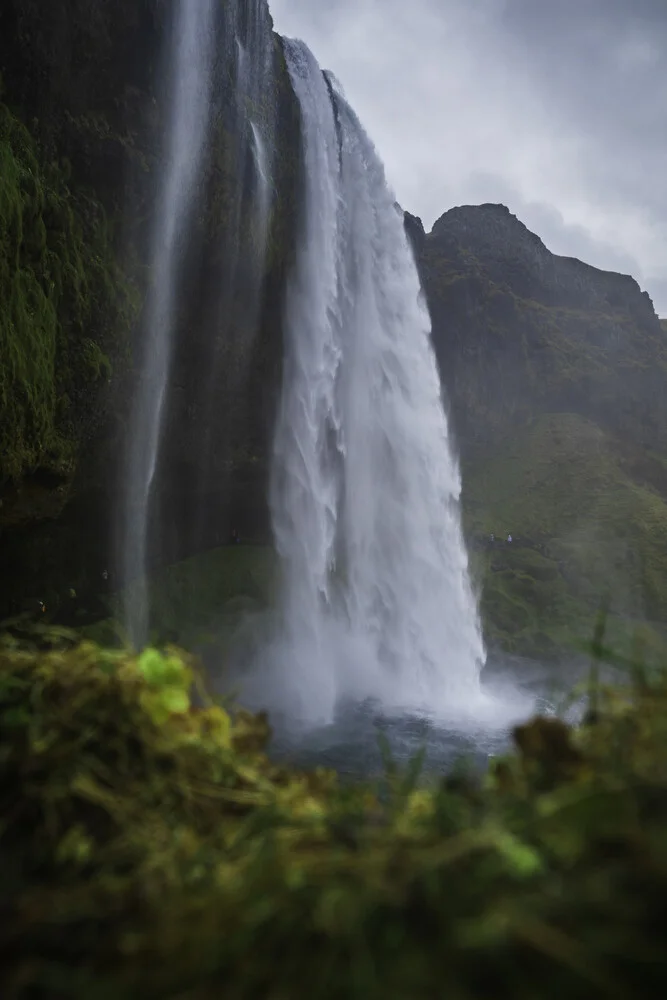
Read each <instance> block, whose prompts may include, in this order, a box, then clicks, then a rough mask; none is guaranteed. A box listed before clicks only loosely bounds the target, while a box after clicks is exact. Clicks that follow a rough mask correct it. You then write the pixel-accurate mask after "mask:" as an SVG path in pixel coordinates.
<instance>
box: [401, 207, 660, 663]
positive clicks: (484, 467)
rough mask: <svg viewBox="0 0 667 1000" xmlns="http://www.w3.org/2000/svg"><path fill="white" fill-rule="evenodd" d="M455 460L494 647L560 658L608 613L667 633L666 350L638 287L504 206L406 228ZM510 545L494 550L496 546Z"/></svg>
mask: <svg viewBox="0 0 667 1000" xmlns="http://www.w3.org/2000/svg"><path fill="white" fill-rule="evenodd" d="M406 225H407V229H408V233H409V235H410V237H411V239H412V241H413V244H414V247H415V253H416V257H417V260H418V264H419V267H420V271H421V274H422V279H423V282H424V287H425V291H426V295H427V298H428V302H429V306H430V309H431V314H432V319H433V341H434V347H435V350H436V354H437V358H438V363H439V367H440V371H441V375H442V379H443V384H444V386H445V389H446V395H447V399H448V403H449V406H450V409H451V414H452V421H453V425H454V431H455V434H456V439H457V441H458V446H459V450H460V455H461V463H462V469H463V481H464V493H463V508H464V520H465V525H466V531H467V534H468V537H469V540H470V542H471V545H472V547H473V549H474V566H475V571H476V573H477V575H478V582H479V586H480V588H481V592H482V609H483V613H484V618H485V625H486V628H487V633H488V635H489V638H490V640H491V641H492V642H498V643H500V644H501V645H502V646H504V647H505V648H511V649H514V650H517V651H520V652H531V651H535V652H541V653H542V652H544V651H547V650H549V651H551V652H556V651H557V650H558V649H561V650H563V649H566V648H567V647H568V645H569V643H570V641H571V640H572V638H573V636H575V635H577V634H586V632H587V630H589V631H590V629H591V627H592V621H593V618H594V615H595V612H596V609H597V607H598V605H599V602H600V600H601V599H602V598H603V597H604V596H605V595H606V594H608V595H609V597H610V599H611V608H612V613H613V614H614V615H616V616H617V618H618V621H619V622H624V623H625V625H624V627H623V629H622V631H625V632H631V631H632V629H633V628H634V625H635V623H636V622H638V621H643V622H650V623H652V624H651V627H650V634H651V635H652V636H653V637H654V638H655V636H656V635H659V634H660V632H661V625H660V623H661V622H663V621H667V337H666V336H665V332H666V331H665V324H664V321H660V320H659V319H658V317H657V316H656V314H655V312H654V310H653V305H652V303H651V300H650V299H649V297H648V295H646V293H643V292H642V291H641V290H640V288H639V286H638V285H637V283H636V282H635V281H634V279H633V278H631V277H628V276H626V275H620V274H612V273H608V272H604V271H600V270H598V269H596V268H593V267H590V266H588V265H587V264H584V263H582V262H581V261H577V260H572V259H569V258H562V257H557V256H555V255H554V254H551V253H550V252H549V250H548V249H547V248H546V247H545V246H544V244H543V243H542V242H541V240H540V239H539V238H538V237H537V236H535V235H534V234H533V233H530V232H529V231H528V229H526V227H525V226H524V225H523V224H522V223H521V222H520V221H519V220H518V219H516V218H515V217H514V216H513V215H511V214H510V212H509V211H508V209H506V208H505V207H504V206H501V205H481V206H477V207H472V206H465V207H462V208H456V209H452V210H451V211H450V212H448V213H446V214H445V215H444V216H443V217H442V218H441V219H439V220H438V222H437V223H436V224H435V226H434V228H433V231H432V232H431V233H430V234H428V235H427V234H426V233H424V230H423V227H422V226H421V223H420V222H419V220H416V219H414V218H411V217H408V218H407V219H406ZM491 533H494V534H495V535H496V538H497V539H506V537H507V535H508V533H511V534H512V536H513V543H512V546H511V547H510V546H509V545H508V544H507V542H506V541H503V542H499V541H496V543H495V544H493V545H492V544H491V542H490V535H491Z"/></svg>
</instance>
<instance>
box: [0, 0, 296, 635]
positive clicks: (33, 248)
mask: <svg viewBox="0 0 667 1000" xmlns="http://www.w3.org/2000/svg"><path fill="white" fill-rule="evenodd" d="M258 9H259V15H260V16H259V25H260V27H259V30H261V31H263V32H265V33H266V34H267V39H266V42H267V46H268V48H269V50H270V51H272V52H273V62H274V73H273V83H272V86H271V92H270V93H267V94H265V95H262V101H263V102H266V105H267V106H271V107H272V108H273V109H275V111H276V113H277V116H278V121H277V130H276V135H277V137H278V138H277V144H276V149H275V151H274V152H275V160H274V164H275V165H274V188H275V192H276V196H275V198H274V204H273V211H272V215H271V220H270V241H269V242H270V247H269V254H268V260H267V263H266V273H265V276H264V278H265V280H264V282H263V288H262V293H261V296H260V298H261V301H259V302H258V303H257V311H258V323H257V329H256V330H253V331H248V330H246V329H244V328H243V324H242V318H241V311H240V310H239V308H238V307H237V304H235V302H234V301H231V300H228V301H225V300H224V299H223V298H222V297H221V294H220V290H221V284H222V276H223V275H224V273H225V266H226V257H225V255H226V253H227V252H228V250H229V245H230V235H229V234H230V232H231V229H232V223H231V215H232V213H233V205H232V201H233V194H232V190H233V188H234V185H235V183H236V178H235V176H234V171H235V170H236V169H237V164H236V162H235V147H236V137H235V135H234V116H233V115H232V114H231V111H230V109H231V106H232V104H233V102H234V99H235V95H234V93H233V86H232V85H231V83H230V81H229V80H227V79H226V78H225V72H226V70H225V65H224V60H223V58H222V55H221V56H220V59H219V64H218V69H217V73H218V77H217V79H216V84H215V89H216V106H215V111H214V118H213V126H212V130H211V136H210V142H209V145H208V153H207V167H206V177H205V179H204V182H203V185H202V192H201V202H200V204H199V205H198V210H197V213H196V214H197V218H196V222H195V226H194V230H193V234H192V236H191V239H190V241H189V244H188V254H187V261H186V264H185V266H184V268H183V274H182V276H181V280H182V290H181V294H180V295H179V301H180V303H181V307H180V309H179V315H178V318H177V324H178V331H177V335H176V342H177V345H178V348H177V351H176V356H175V358H174V365H173V369H172V373H171V379H170V386H169V391H168V398H169V402H168V411H167V427H166V432H165V435H164V442H165V454H164V460H163V463H162V465H163V467H164V469H165V470H167V471H166V472H165V475H164V476H163V477H162V478H161V480H160V483H159V487H158V489H159V501H158V512H159V513H158V517H157V518H156V520H159V522H160V525H161V529H160V530H161V531H162V533H163V536H164V537H163V539H162V540H161V545H160V557H161V558H162V559H163V560H165V561H168V560H169V559H171V558H178V557H180V556H182V555H186V554H188V553H189V551H192V550H194V549H196V548H198V547H199V548H205V547H206V546H207V545H209V544H215V543H216V542H217V541H219V540H220V538H221V537H226V536H227V535H228V531H229V525H230V524H231V523H235V524H238V525H239V526H240V528H241V530H242V531H244V532H245V533H255V534H257V533H259V534H261V533H266V531H267V517H266V509H265V506H266V505H265V499H264V497H265V489H264V478H265V466H266V462H265V459H266V446H267V440H268V434H269V429H270V425H271V422H272V413H273V406H274V405H275V398H276V395H277V384H278V379H279V375H280V358H281V354H282V351H281V335H282V332H281V316H282V295H283V290H284V287H285V274H286V271H287V268H288V267H289V263H290V260H291V253H292V243H293V235H294V231H295V225H294V220H295V216H296V212H297V208H298V189H299V184H300V168H301V164H300V153H299V150H300V142H299V128H300V122H299V114H298V106H297V104H296V101H295V100H294V98H293V95H292V91H291V87H290V84H289V78H288V74H287V70H286V66H285V63H284V59H283V56H282V49H281V45H280V41H279V39H278V38H277V36H274V35H273V34H272V23H271V20H270V15H269V13H268V8H267V5H266V4H265V3H264V2H263V0H260V2H259V4H258ZM228 10H229V5H228V4H226V2H225V0H219V9H218V12H217V16H218V19H219V21H222V22H224V21H225V18H226V17H227V14H228ZM173 11H174V4H173V3H170V2H168V0H116V2H114V3H109V2H106V0H72V2H71V3H67V4H44V3H41V2H39V0H6V2H5V3H3V4H2V7H1V9H0V79H1V81H2V90H1V91H0V101H1V102H2V103H1V104H0V156H2V160H1V161H0V162H1V163H2V166H3V169H2V170H1V171H0V217H1V220H2V222H3V223H4V225H0V290H1V291H2V292H3V293H4V294H3V309H2V323H1V324H0V338H2V339H1V341H0V348H1V349H0V390H1V391H0V418H1V419H0V426H1V427H2V431H1V432H0V558H1V564H0V619H1V618H2V617H3V616H4V615H7V614H9V613H13V612H15V611H16V610H18V609H20V608H21V607H29V608H35V607H37V606H38V601H45V602H46V603H47V605H48V607H49V608H50V609H53V608H57V607H58V606H60V605H62V604H66V603H67V602H68V601H69V600H70V598H69V597H68V595H69V593H70V590H74V591H75V592H76V594H77V600H79V601H80V602H81V603H83V604H84V605H89V606H90V607H91V608H94V607H95V606H96V604H97V603H98V597H99V595H100V593H101V592H102V591H104V589H106V588H108V587H111V586H113V584H114V582H115V581H114V563H113V559H112V551H113V548H114V544H115V539H116V537H117V530H118V512H119V503H120V496H119V489H118V483H119V477H120V476H121V474H122V467H123V454H124V450H125V446H126V439H127V433H128V415H129V412H130V400H131V398H132V393H133V392H134V391H135V390H136V379H137V370H136V360H137V358H138V356H139V351H138V345H139V343H140V341H141V337H142V335H143V327H142V322H143V316H142V308H143V302H144V298H145V292H146V287H147V266H148V261H149V243H150V235H151V218H152V212H153V211H154V203H155V190H156V186H157V179H158V175H159V169H160V157H161V150H162V148H163V140H164V134H165V129H166V127H167V121H168V111H169V109H168V106H167V105H168V101H167V97H166V83H167V73H166V66H165V51H166V39H167V37H168V32H169V27H170V17H171V16H172V14H173ZM261 113H262V111H261V109H258V110H257V114H261ZM7 163H9V164H10V165H11V168H12V170H11V172H9V171H8V170H7V169H5V168H6V164H7ZM8 178H9V179H10V180H11V187H10V185H9V183H8ZM240 224H241V232H240V236H239V238H240V240H241V241H243V240H244V239H246V238H248V234H247V229H248V227H247V226H246V224H245V222H244V220H243V219H241V223H240ZM61 265H62V268H61V270H62V273H61V272H60V271H59V270H58V268H59V267H60V266H61ZM28 278H29V279H30V281H31V282H32V285H31V286H29V285H28ZM15 299H19V300H20V302H19V305H20V309H18V308H17V310H16V315H13V314H12V312H11V311H10V310H8V309H7V307H6V303H7V302H10V303H12V302H14V300H15ZM42 314H43V315H42ZM36 316H37V318H38V320H39V322H36V321H35V320H36ZM17 317H18V319H19V320H20V321H21V323H22V324H23V325H22V326H19V324H18V321H17ZM212 338H217V341H218V342H219V350H218V351H217V354H216V355H215V357H216V358H217V361H216V364H215V365H212V363H211V357H212V354H211V339H212ZM211 428H213V431H212V432H211ZM207 433H208V435H209V436H208V439H207V442H206V455H207V458H208V459H210V460H207V461H206V462H202V461H201V452H202V441H203V440H204V435H205V434H207ZM198 458H199V460H197V459H198ZM203 465H204V466H205V468H206V475H205V476H202V473H201V470H202V466H203Z"/></svg>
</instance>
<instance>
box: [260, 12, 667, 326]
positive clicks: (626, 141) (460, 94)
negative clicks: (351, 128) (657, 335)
mask: <svg viewBox="0 0 667 1000" xmlns="http://www.w3.org/2000/svg"><path fill="white" fill-rule="evenodd" d="M269 3H270V6H271V10H272V13H273V16H274V20H275V24H276V29H277V30H278V31H279V32H281V34H285V35H291V36H294V37H299V38H303V39H304V40H305V41H306V42H307V43H308V44H309V45H310V47H311V49H312V50H313V52H314V53H315V55H316V56H317V58H318V59H319V61H320V64H321V65H322V66H323V68H326V69H331V70H333V71H334V73H335V74H336V76H337V77H338V78H339V79H340V81H341V83H342V84H343V86H344V88H345V92H346V95H347V97H348V99H349V100H350V102H351V103H352V104H353V106H354V107H355V110H356V111H357V112H358V114H359V116H360V117H361V119H362V121H363V123H364V124H365V126H366V128H367V129H368V131H369V133H370V135H371V137H372V139H373V140H374V141H375V144H376V145H377V147H378V150H379V152H380V154H381V155H382V157H383V159H384V161H385V164H386V166H387V173H388V175H389V179H390V181H391V183H392V184H393V186H394V188H395V190H396V194H397V197H398V199H399V200H400V202H401V204H402V205H403V207H404V208H406V209H408V211H411V212H413V213H415V214H417V215H419V216H421V218H422V219H423V221H424V224H425V226H426V228H427V229H429V228H430V227H431V225H432V224H433V222H434V221H435V219H436V218H438V216H440V215H442V213H443V212H445V211H446V210H447V209H448V208H451V207H452V206H453V205H462V204H479V203H481V202H485V201H492V202H502V203H504V204H506V205H508V206H509V208H510V210H511V211H512V212H514V213H515V214H516V215H517V216H518V217H519V218H520V219H521V220H522V221H523V222H525V223H526V225H527V226H528V227H529V228H530V229H532V230H533V231H534V232H537V233H538V234H539V235H540V236H541V237H542V239H543V240H544V242H545V243H546V245H547V246H548V247H549V248H550V249H551V250H553V251H554V252H555V253H560V254H568V255H571V256H575V257H579V258H581V259H582V260H585V261H587V262H588V263H590V264H594V265H596V266H597V267H603V268H609V269H610V270H620V271H624V272H626V273H630V274H633V275H634V276H635V277H636V278H637V280H638V281H639V283H640V284H641V285H642V287H643V288H645V289H646V290H647V291H648V292H649V294H650V295H651V297H652V299H653V301H654V304H655V306H656V309H657V311H658V313H659V314H660V315H662V316H667V0H410V2H407V0H269Z"/></svg>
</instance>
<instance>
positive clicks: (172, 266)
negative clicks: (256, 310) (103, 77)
mask: <svg viewBox="0 0 667 1000" xmlns="http://www.w3.org/2000/svg"><path fill="white" fill-rule="evenodd" d="M214 8H215V3H214V0H180V3H179V4H178V10H177V14H176V18H175V22H174V25H173V28H172V46H173V57H172V59H171V65H172V66H173V70H172V77H171V82H170V89H171V92H172V93H171V98H170V106H171V122H170V127H169V135H168V144H167V150H166V157H165V168H164V174H163V177H162V182H161V186H160V193H159V196H158V197H159V200H158V205H157V210H156V216H155V222H154V233H153V246H152V251H151V279H150V287H149V290H148V298H147V305H146V323H145V335H144V343H143V360H142V363H141V378H140V384H139V388H138V391H137V393H136V398H135V403H134V410H133V414H132V417H131V434H130V447H129V455H128V468H127V471H126V497H125V513H126V522H127V523H126V524H125V527H124V534H125V537H124V542H123V553H122V558H123V576H124V579H125V582H126V590H125V609H124V612H125V622H126V626H127V629H128V632H129V635H130V638H131V640H132V641H133V642H134V644H135V645H137V646H141V645H143V644H144V643H145V642H146V640H147V637H148V617H149V616H148V596H147V584H146V571H147V567H146V562H147V544H148V542H147V538H148V525H149V517H150V499H151V487H152V485H153V480H154V477H155V471H156V466H157V462H158V455H159V449H160V436H161V433H160V432H161V418H162V411H163V406H164V401H165V394H166V391H167V383H168V378H169V370H170V361H171V354H172V347H173V344H172V339H173V334H174V312H175V308H176V302H175V301H174V286H175V279H176V268H177V265H178V251H179V241H180V239H181V237H182V232H183V229H184V226H185V225H186V222H187V218H188V213H189V211H190V209H191V205H192V198H193V192H194V189H195V186H196V179H197V175H198V171H199V168H200V164H201V158H202V153H203V148H204V143H205V136H206V126H207V122H208V110H209V105H210V98H211V65H212V60H213V13H214Z"/></svg>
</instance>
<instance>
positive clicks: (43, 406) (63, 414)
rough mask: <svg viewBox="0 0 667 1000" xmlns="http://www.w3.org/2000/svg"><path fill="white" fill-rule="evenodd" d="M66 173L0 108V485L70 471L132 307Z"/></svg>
mask: <svg viewBox="0 0 667 1000" xmlns="http://www.w3.org/2000/svg"><path fill="white" fill-rule="evenodd" d="M66 175H67V165H65V166H64V167H63V168H60V167H59V166H58V165H56V164H53V163H44V162H43V161H42V159H41V158H40V150H39V148H38V146H37V144H36V142H35V140H34V139H33V138H32V136H31V134H30V133H29V131H28V130H27V129H26V128H25V126H24V125H22V124H21V123H20V122H19V120H18V119H17V118H16V117H14V115H13V114H12V113H11V112H10V110H9V109H8V108H7V107H6V106H5V105H4V104H0V301H1V303H2V305H1V307H0V480H1V479H2V478H7V477H11V478H19V477H20V476H21V475H22V473H24V472H26V471H29V470H31V469H33V468H35V467H36V466H38V465H44V464H46V465H49V466H54V467H62V466H63V465H65V466H67V465H69V464H70V463H71V461H72V459H73V457H74V454H75V451H76V447H77V443H78V440H79V438H80V436H81V433H82V408H81V407H80V405H79V404H80V401H81V399H82V397H85V395H86V392H87V391H89V390H90V388H91V386H94V385H95V384H96V383H99V382H100V381H101V380H102V379H104V378H108V377H109V375H110V372H111V360H110V356H111V355H114V356H116V357H117V356H119V354H120V353H121V352H122V345H123V343H124V341H125V338H126V337H127V334H128V332H129V327H130V325H131V323H132V320H133V318H134V315H135V312H136V308H137V302H136V298H135V297H134V296H133V294H132V290H131V288H130V286H129V284H128V282H127V280H126V279H125V278H124V276H123V275H122V274H121V272H120V271H119V269H118V267H117V265H116V262H115V259H114V255H113V250H112V244H111V239H110V235H109V233H108V231H107V224H106V220H105V216H104V213H103V210H102V209H101V207H100V205H99V204H98V203H97V202H95V201H94V200H93V199H92V198H88V197H87V196H86V195H85V193H83V192H81V193H79V194H78V196H77V197H76V198H75V197H74V196H73V194H72V193H71V191H70V190H69V188H68V186H67V184H66V182H65V177H66ZM86 417H89V414H86V415H85V416H84V417H83V423H85V419H86Z"/></svg>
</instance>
